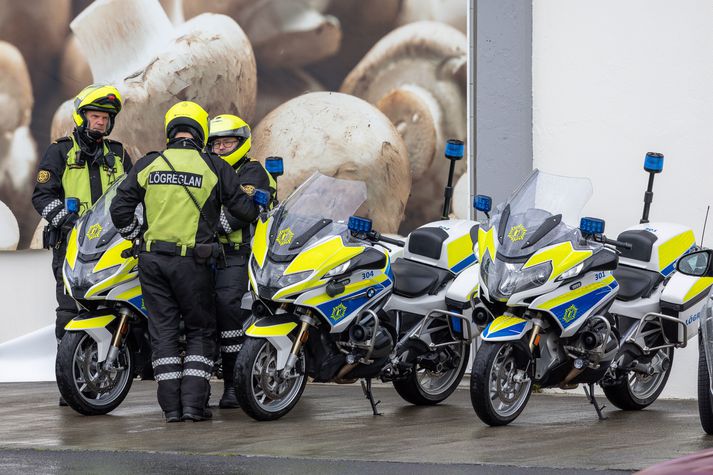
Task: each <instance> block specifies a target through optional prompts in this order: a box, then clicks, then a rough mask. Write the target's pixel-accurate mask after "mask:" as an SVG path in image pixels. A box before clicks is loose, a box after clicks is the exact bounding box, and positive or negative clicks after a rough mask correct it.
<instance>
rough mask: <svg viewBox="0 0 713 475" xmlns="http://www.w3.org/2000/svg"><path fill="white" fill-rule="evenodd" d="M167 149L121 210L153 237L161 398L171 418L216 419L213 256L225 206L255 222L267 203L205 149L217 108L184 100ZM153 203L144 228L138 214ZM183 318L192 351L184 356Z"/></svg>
mask: <svg viewBox="0 0 713 475" xmlns="http://www.w3.org/2000/svg"><path fill="white" fill-rule="evenodd" d="M165 131H166V137H167V139H168V146H167V149H166V150H165V151H163V152H151V153H149V154H147V155H146V156H145V157H143V158H141V159H140V160H139V161H138V162H136V165H135V166H134V168H133V169H132V170H131V172H130V173H129V175H128V177H127V178H126V180H124V181H123V182H122V183H121V185H119V188H118V189H117V194H116V197H115V198H114V200H113V201H112V204H111V208H110V211H111V217H112V220H113V222H114V225H115V226H116V227H117V229H118V230H119V232H120V233H121V235H122V236H123V237H124V238H126V239H129V240H135V239H136V238H137V237H139V236H143V244H142V245H141V253H140V254H139V281H140V282H141V288H142V291H143V297H144V303H145V305H146V308H147V309H148V312H149V315H150V316H151V318H149V333H150V335H151V348H152V362H153V368H154V375H155V378H156V381H158V402H159V404H160V405H161V409H163V411H164V415H165V418H166V422H177V421H180V420H193V421H199V420H204V419H208V418H210V417H211V413H210V411H209V410H208V409H205V407H206V403H207V399H208V395H209V389H210V387H209V380H210V377H211V374H212V369H213V363H214V362H213V359H214V357H215V354H216V336H215V329H216V322H215V300H214V295H213V292H214V284H213V277H212V271H211V267H210V266H209V261H210V259H211V257H212V256H216V255H217V254H218V252H217V251H218V249H219V245H218V244H217V242H216V239H215V237H216V230H217V226H218V221H219V216H220V210H221V204H222V206H224V207H225V208H226V209H227V210H228V211H229V212H230V213H231V214H232V215H233V216H235V217H236V218H238V219H241V220H243V221H246V222H250V221H252V220H254V219H255V218H256V217H257V215H258V208H257V206H256V205H255V204H254V203H253V202H252V198H251V197H250V196H249V195H248V194H247V193H245V192H244V191H243V190H242V189H241V187H240V184H239V183H238V177H237V175H236V174H235V171H234V170H233V169H232V168H231V167H230V166H229V165H228V164H227V163H226V162H225V161H223V160H221V159H220V158H218V157H217V156H215V155H212V154H208V153H205V152H203V147H204V146H205V144H206V139H207V137H208V114H207V113H206V112H205V111H204V110H203V109H202V108H201V107H200V106H199V105H198V104H196V103H193V102H188V101H184V102H179V103H178V104H176V105H174V106H173V107H171V108H170V109H169V111H168V112H167V113H166V120H165ZM139 203H143V215H144V225H143V226H142V225H140V224H139V221H138V220H137V219H136V217H135V215H134V212H135V210H136V207H137V205H138V204H139ZM181 318H182V319H183V323H184V329H185V335H186V354H185V357H184V358H183V360H181V357H180V354H179V341H178V340H179V331H180V330H179V325H180V320H181Z"/></svg>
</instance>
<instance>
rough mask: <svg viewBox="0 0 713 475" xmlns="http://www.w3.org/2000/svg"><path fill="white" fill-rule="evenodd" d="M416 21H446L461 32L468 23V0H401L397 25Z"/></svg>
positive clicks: (464, 30)
mask: <svg viewBox="0 0 713 475" xmlns="http://www.w3.org/2000/svg"><path fill="white" fill-rule="evenodd" d="M416 21H438V22H441V23H446V24H448V25H451V26H452V27H454V28H457V29H459V30H460V31H462V32H463V33H465V32H466V29H467V27H468V26H467V25H468V0H402V2H401V9H400V11H399V15H398V18H397V19H396V24H397V25H406V24H408V23H413V22H416Z"/></svg>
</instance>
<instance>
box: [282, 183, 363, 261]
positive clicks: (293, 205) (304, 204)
mask: <svg viewBox="0 0 713 475" xmlns="http://www.w3.org/2000/svg"><path fill="white" fill-rule="evenodd" d="M365 202H366V183H364V182H363V181H357V180H341V179H339V178H332V177H328V176H325V175H322V174H321V173H315V174H314V175H312V176H311V177H310V178H308V179H307V181H305V182H304V183H303V184H302V185H301V186H300V187H299V188H297V190H295V191H294V193H292V194H291V195H290V197H289V198H287V199H286V200H285V201H284V202H282V203H281V204H280V205H279V206H278V207H277V208H275V209H274V210H273V212H272V216H273V219H274V224H273V226H272V229H271V231H270V247H269V251H270V254H271V255H272V257H274V258H277V259H285V258H291V257H294V256H295V255H297V254H298V253H299V252H300V250H301V249H302V248H304V247H305V246H307V245H309V244H310V243H312V242H315V241H318V240H319V239H321V238H323V237H324V236H327V235H339V234H346V233H347V232H348V228H347V223H348V220H349V217H350V216H352V215H353V214H355V213H356V212H357V211H358V210H359V208H361V207H362V205H363V204H364V203H365Z"/></svg>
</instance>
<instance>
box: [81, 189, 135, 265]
mask: <svg viewBox="0 0 713 475" xmlns="http://www.w3.org/2000/svg"><path fill="white" fill-rule="evenodd" d="M123 180H124V177H121V178H120V179H119V180H117V181H116V183H114V184H113V185H112V186H111V187H109V189H108V190H107V191H106V193H104V195H102V196H101V198H99V199H98V200H97V201H96V203H94V206H92V207H91V208H90V209H89V211H87V212H86V213H85V214H84V216H82V217H81V218H80V219H79V222H78V223H77V229H78V230H79V232H80V233H81V234H80V235H79V236H78V243H79V254H80V255H81V256H83V258H84V260H93V259H95V258H99V257H100V255H101V254H102V253H103V252H104V251H106V249H108V248H109V247H111V245H112V244H114V243H115V242H116V241H119V240H121V239H123V238H122V237H121V235H120V234H119V232H118V231H117V229H116V227H115V226H114V223H113V222H112V221H111V214H110V213H109V207H110V206H111V202H112V200H113V199H114V197H115V196H116V190H117V188H118V187H119V184H120V183H121V182H122V181H123ZM136 217H137V218H138V220H139V222H140V223H141V222H143V205H142V204H139V206H137V208H136Z"/></svg>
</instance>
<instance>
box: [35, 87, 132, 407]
mask: <svg viewBox="0 0 713 475" xmlns="http://www.w3.org/2000/svg"><path fill="white" fill-rule="evenodd" d="M120 111H121V96H120V95H119V91H117V90H116V88H114V87H113V86H108V85H101V84H93V85H91V86H88V87H86V88H84V89H83V90H82V91H81V92H80V93H79V95H77V97H76V98H75V99H74V112H73V114H72V117H73V118H74V123H75V124H76V127H75V128H74V131H73V132H72V134H71V135H70V136H68V137H63V138H60V139H58V140H57V141H56V142H54V143H53V144H51V145H50V146H49V148H48V149H47V151H46V152H45V155H44V157H43V158H42V161H41V162H40V166H39V171H38V173H37V183H36V184H35V190H34V192H33V194H32V204H33V206H34V207H35V209H36V210H37V212H38V213H40V214H41V215H42V217H43V218H44V219H46V220H47V221H48V223H49V225H48V226H47V228H46V229H45V233H44V237H45V247H48V248H51V249H52V272H53V273H54V276H55V280H56V282H57V289H56V293H57V303H58V305H59V306H58V307H57V320H56V323H55V335H56V336H57V339H58V340H59V339H61V338H62V335H64V327H65V325H67V323H68V322H69V321H70V320H71V319H72V318H74V317H75V316H76V315H77V313H78V310H77V305H76V303H75V302H74V300H73V299H72V298H71V297H70V296H69V295H66V294H65V293H64V283H63V280H62V264H63V262H64V256H65V252H66V250H67V242H66V237H67V234H68V233H69V231H71V229H72V227H73V226H74V222H75V221H76V220H77V218H78V217H79V216H80V215H81V214H84V212H86V210H87V209H89V208H90V207H91V206H92V205H93V204H94V202H95V201H96V200H97V199H99V197H100V196H101V195H103V194H104V192H105V191H106V190H107V188H109V187H110V186H111V185H112V184H113V183H114V182H115V181H116V180H117V179H118V178H119V177H121V176H122V175H123V174H124V173H125V172H128V171H129V170H130V169H131V159H130V158H129V155H128V154H127V153H126V152H125V151H124V147H123V146H122V145H121V144H120V143H119V142H115V141H113V140H109V139H107V138H106V136H107V135H109V134H110V133H111V130H112V128H113V127H114V121H115V120H116V115H117V114H118V113H119V112H120ZM65 198H78V199H79V202H80V205H81V206H80V210H79V214H74V213H68V212H67V210H66V209H65ZM61 403H62V402H61V401H60V404H61Z"/></svg>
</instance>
